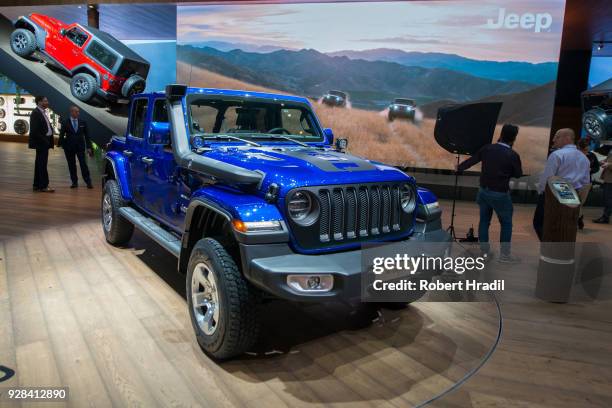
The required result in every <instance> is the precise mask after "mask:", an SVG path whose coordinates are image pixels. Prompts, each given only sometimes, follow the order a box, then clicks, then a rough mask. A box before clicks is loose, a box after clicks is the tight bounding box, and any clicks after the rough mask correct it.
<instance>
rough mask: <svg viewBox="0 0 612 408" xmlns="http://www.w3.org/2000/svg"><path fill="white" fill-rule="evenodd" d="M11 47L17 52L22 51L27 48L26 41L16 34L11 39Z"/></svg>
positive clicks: (23, 37)
mask: <svg viewBox="0 0 612 408" xmlns="http://www.w3.org/2000/svg"><path fill="white" fill-rule="evenodd" d="M13 45H14V46H15V48H16V49H18V50H19V51H22V50H24V49H25V48H26V47H27V46H28V39H27V38H26V36H25V35H24V34H22V33H18V34H17V35H15V36H14V37H13Z"/></svg>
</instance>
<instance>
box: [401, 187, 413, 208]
mask: <svg viewBox="0 0 612 408" xmlns="http://www.w3.org/2000/svg"><path fill="white" fill-rule="evenodd" d="M400 204H401V205H402V211H404V212H405V213H412V212H413V211H414V209H415V208H416V192H415V191H414V188H412V187H411V186H410V185H408V184H404V185H403V186H402V188H401V189H400Z"/></svg>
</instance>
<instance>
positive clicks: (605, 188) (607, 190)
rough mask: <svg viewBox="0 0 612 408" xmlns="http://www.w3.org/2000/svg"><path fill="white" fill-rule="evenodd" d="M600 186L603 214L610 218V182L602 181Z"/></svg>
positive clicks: (611, 185) (611, 195) (611, 196)
mask: <svg viewBox="0 0 612 408" xmlns="http://www.w3.org/2000/svg"><path fill="white" fill-rule="evenodd" d="M602 187H603V195H604V212H603V215H604V217H606V218H610V216H612V183H604V184H603V186H602Z"/></svg>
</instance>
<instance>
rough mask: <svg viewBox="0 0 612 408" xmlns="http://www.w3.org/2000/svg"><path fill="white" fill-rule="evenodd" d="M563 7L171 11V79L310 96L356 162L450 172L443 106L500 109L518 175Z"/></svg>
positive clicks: (533, 165) (551, 66) (534, 152)
mask: <svg viewBox="0 0 612 408" xmlns="http://www.w3.org/2000/svg"><path fill="white" fill-rule="evenodd" d="M564 5H565V2H564V0H536V1H532V0H529V1H526V0H518V1H513V2H510V3H509V2H505V1H501V0H459V1H405V2H352V3H351V2H343V3H326V2H323V3H295V2H290V3H278V2H275V3H274V4H247V3H246V2H240V3H238V2H236V3H231V2H229V3H223V4H222V5H219V4H214V5H212V4H211V5H202V4H200V5H179V6H178V9H177V43H178V45H177V58H178V65H177V77H178V79H179V81H181V82H186V83H190V84H191V85H192V86H207V87H215V88H230V89H246V90H266V91H273V92H279V93H285V94H296V95H302V96H306V97H309V98H311V100H312V101H313V104H314V106H315V109H316V111H317V114H318V115H319V117H320V119H321V122H322V125H323V126H325V127H331V128H332V129H333V131H334V134H335V135H336V137H343V138H347V139H349V149H350V150H351V152H352V153H354V154H358V155H362V156H364V157H367V158H370V159H375V160H380V161H384V162H387V163H391V164H394V165H400V166H410V167H423V168H442V169H450V168H452V167H453V164H454V158H453V155H452V154H450V153H448V152H446V151H444V150H443V149H442V148H440V147H439V146H437V144H436V142H435V141H434V137H433V129H434V125H435V117H436V113H437V110H438V108H439V107H441V106H445V105H448V104H456V103H467V102H477V101H500V102H503V107H502V110H501V113H500V116H499V124H502V123H507V122H508V123H513V124H517V125H519V126H520V127H521V131H520V134H519V138H518V140H517V143H516V149H517V151H518V152H519V153H520V154H521V157H522V159H523V164H524V168H525V171H526V172H529V173H533V172H537V171H539V170H540V169H541V168H542V167H543V163H544V161H545V159H546V153H547V146H548V140H549V134H550V122H551V118H552V110H553V103H554V90H555V80H556V75H557V61H558V56H559V47H560V38H561V29H562V25H563V10H564Z"/></svg>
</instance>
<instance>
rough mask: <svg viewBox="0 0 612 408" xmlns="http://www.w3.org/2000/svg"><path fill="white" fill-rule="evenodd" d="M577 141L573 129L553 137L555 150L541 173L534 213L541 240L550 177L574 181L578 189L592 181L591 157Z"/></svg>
mask: <svg viewBox="0 0 612 408" xmlns="http://www.w3.org/2000/svg"><path fill="white" fill-rule="evenodd" d="M575 142H576V134H575V133H574V131H573V130H572V129H567V128H565V129H560V130H558V131H557V133H555V136H554V137H553V146H552V147H553V149H555V150H554V151H553V152H552V153H551V154H550V156H548V160H547V161H546V167H545V168H544V171H543V172H542V174H541V175H540V181H539V183H538V193H539V196H538V205H537V207H536V211H535V214H534V215H533V228H534V229H535V231H536V234H538V238H539V239H540V241H541V240H542V232H543V231H542V229H543V227H544V191H545V190H546V183H547V181H548V179H549V178H550V177H552V176H558V177H562V178H564V179H565V180H567V181H569V182H570V183H572V186H573V187H574V188H575V189H576V190H580V189H581V188H582V187H583V186H586V185H587V184H589V183H590V176H589V170H590V168H591V165H590V163H589V159H587V157H586V156H585V155H584V154H583V153H582V152H581V151H580V150H578V149H577V148H576V144H575Z"/></svg>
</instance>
